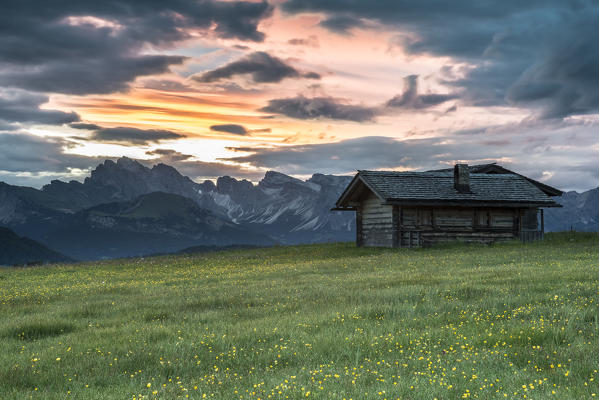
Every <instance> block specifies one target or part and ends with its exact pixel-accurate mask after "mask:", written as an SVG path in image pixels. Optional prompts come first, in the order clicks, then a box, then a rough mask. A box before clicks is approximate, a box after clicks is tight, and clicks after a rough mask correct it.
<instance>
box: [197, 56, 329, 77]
mask: <svg viewBox="0 0 599 400" xmlns="http://www.w3.org/2000/svg"><path fill="white" fill-rule="evenodd" d="M237 75H249V76H250V77H251V79H252V81H254V82H256V83H274V82H281V81H282V80H283V79H285V78H299V77H304V78H309V79H320V75H318V74H316V73H313V72H312V73H306V74H302V73H300V71H298V70H297V69H295V68H294V67H292V66H291V65H289V64H287V63H285V62H284V61H283V60H281V59H279V58H277V57H273V56H271V55H270V54H268V53H266V52H263V51H257V52H255V53H251V54H248V55H246V56H243V57H241V58H240V59H239V60H236V61H233V62H230V63H229V64H226V65H223V66H222V67H218V68H216V69H213V70H211V71H208V72H204V73H202V74H200V75H196V76H194V77H193V79H195V80H197V81H198V82H217V81H220V80H223V79H230V78H232V77H234V76H237Z"/></svg>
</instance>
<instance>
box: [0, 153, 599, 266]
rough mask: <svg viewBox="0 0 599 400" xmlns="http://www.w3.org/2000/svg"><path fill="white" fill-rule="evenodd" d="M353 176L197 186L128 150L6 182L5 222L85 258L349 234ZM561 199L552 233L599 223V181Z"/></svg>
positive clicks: (0, 191)
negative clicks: (342, 200)
mask: <svg viewBox="0 0 599 400" xmlns="http://www.w3.org/2000/svg"><path fill="white" fill-rule="evenodd" d="M350 180H351V177H349V176H335V175H323V174H314V175H312V177H310V178H309V179H307V180H300V179H296V178H293V177H291V176H288V175H285V174H282V173H279V172H275V171H269V172H267V173H266V174H265V176H264V178H263V179H262V180H261V181H260V182H258V184H253V183H252V182H249V181H247V180H238V179H235V178H232V177H229V176H224V177H220V178H218V179H217V180H216V182H213V181H204V182H202V183H197V182H194V181H192V180H191V179H189V178H188V177H185V176H183V175H181V174H180V173H179V172H178V171H177V170H176V169H175V168H173V167H171V166H168V165H165V164H157V165H154V166H152V167H147V166H145V165H143V164H141V163H140V162H138V161H135V160H132V159H129V158H126V157H123V158H120V159H118V160H117V161H116V162H115V161H111V160H106V161H105V162H103V163H102V164H100V165H98V166H97V167H96V168H95V169H94V170H93V171H92V172H91V175H90V176H89V177H87V178H85V180H84V181H83V182H78V181H70V182H63V181H59V180H54V181H52V182H51V183H50V184H48V185H46V186H44V187H43V188H41V189H39V190H38V189H34V188H30V187H22V186H12V185H8V184H6V183H1V182H0V225H1V226H5V227H7V228H10V229H12V230H13V231H14V232H16V234H18V235H21V236H25V237H28V238H31V239H33V240H36V241H38V242H40V243H41V244H42V245H44V246H47V247H49V248H51V249H53V250H55V251H57V252H60V253H62V254H65V255H66V256H68V257H71V258H74V259H78V260H93V259H101V258H114V257H126V256H140V255H147V254H156V253H169V252H177V251H181V250H183V249H186V248H218V247H225V246H239V245H246V246H268V245H274V244H297V243H316V242H327V241H351V240H353V239H354V238H355V217H354V215H353V213H348V212H335V211H331V210H330V209H331V208H332V207H333V206H334V204H335V201H336V200H337V198H338V197H339V195H340V193H341V192H342V191H343V190H344V189H345V187H346V186H347V184H348V183H349V181H350ZM556 200H557V201H558V202H559V203H561V204H562V205H563V208H559V209H547V210H546V211H545V228H546V231H557V230H569V229H571V228H572V229H575V230H581V231H596V230H599V188H597V189H593V190H590V191H587V192H584V193H577V192H567V193H565V194H564V195H563V196H562V197H561V198H560V197H557V198H556Z"/></svg>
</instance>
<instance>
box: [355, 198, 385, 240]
mask: <svg viewBox="0 0 599 400" xmlns="http://www.w3.org/2000/svg"><path fill="white" fill-rule="evenodd" d="M359 208H360V210H359V211H358V212H359V213H360V217H361V222H362V229H361V232H360V233H361V244H362V245H363V246H381V247H393V206H389V205H383V204H381V199H379V198H378V197H376V196H375V195H374V194H373V193H368V194H367V195H366V196H365V197H364V199H362V202H361V206H360V207H359Z"/></svg>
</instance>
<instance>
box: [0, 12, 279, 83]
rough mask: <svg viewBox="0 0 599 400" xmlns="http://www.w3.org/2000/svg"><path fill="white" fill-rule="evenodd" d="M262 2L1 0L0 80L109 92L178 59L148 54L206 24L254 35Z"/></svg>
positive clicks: (227, 34) (229, 34) (230, 34)
mask: <svg viewBox="0 0 599 400" xmlns="http://www.w3.org/2000/svg"><path fill="white" fill-rule="evenodd" d="M271 11H272V7H271V6H270V5H269V4H268V3H267V2H242V1H231V2H220V1H213V0H199V1H192V0H188V1H186V0H178V1H168V2H167V1H144V2H139V1H135V0H116V1H109V2H106V1H91V0H81V1H75V2H72V1H63V2H52V3H51V4H46V2H43V1H35V0H8V3H6V4H4V3H3V5H2V13H0V54H2V58H1V59H0V85H2V86H11V87H20V88H24V89H28V90H33V91H44V92H58V93H71V94H88V93H110V92H114V91H118V90H122V89H125V88H127V85H128V83H129V82H131V81H133V80H134V79H135V78H137V77H138V76H144V75H151V74H156V73H162V72H165V71H167V70H168V69H169V67H170V66H172V65H176V64H181V63H182V62H183V61H184V60H185V58H184V57H179V56H167V55H150V54H147V50H148V49H152V48H154V49H161V48H165V47H169V46H172V45H174V44H175V43H176V42H179V41H181V40H184V39H187V38H189V37H190V34H189V30H193V29H204V30H206V29H212V30H213V31H214V32H215V34H216V35H218V36H220V37H223V38H237V39H242V40H252V41H262V40H263V39H264V34H262V33H261V32H259V31H258V30H257V25H258V24H259V22H260V21H261V20H262V19H263V18H265V17H267V16H269V15H270V13H271Z"/></svg>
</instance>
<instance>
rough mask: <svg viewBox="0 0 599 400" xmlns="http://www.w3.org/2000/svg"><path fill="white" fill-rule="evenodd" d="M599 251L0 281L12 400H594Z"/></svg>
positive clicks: (173, 265)
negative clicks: (458, 399)
mask: <svg viewBox="0 0 599 400" xmlns="http://www.w3.org/2000/svg"><path fill="white" fill-rule="evenodd" d="M598 303H599V236H598V235H595V234H554V235H547V238H546V240H545V241H544V242H542V243H533V244H521V243H515V242H514V243H505V244H498V245H494V246H478V245H477V246H468V245H448V246H441V247H436V248H429V249H367V248H356V247H355V246H354V245H353V244H324V245H309V246H295V247H273V248H266V249H251V250H234V251H227V252H219V253H210V254H197V255H180V256H161V257H151V258H144V259H124V260H113V261H106V262H98V263H85V264H71V265H54V266H44V267H33V268H3V269H0V398H2V399H24V398H33V399H71V398H72V399H92V398H93V399H100V398H101V399H142V398H143V399H172V398H190V399H204V398H209V399H286V398H288V399H299V398H303V399H305V398H319V399H350V398H351V399H366V398H367V399H396V398H401V399H434V398H438V399H455V398H479V399H496V398H497V399H501V398H510V399H512V398H526V399H547V398H556V399H586V398H593V397H595V396H596V395H597V394H599V384H598V382H597V380H598V379H599V376H598V375H599V374H598V372H597V371H598V370H599V339H598V335H599V311H598V310H599V309H598Z"/></svg>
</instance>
